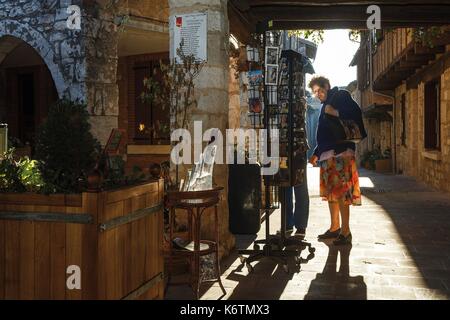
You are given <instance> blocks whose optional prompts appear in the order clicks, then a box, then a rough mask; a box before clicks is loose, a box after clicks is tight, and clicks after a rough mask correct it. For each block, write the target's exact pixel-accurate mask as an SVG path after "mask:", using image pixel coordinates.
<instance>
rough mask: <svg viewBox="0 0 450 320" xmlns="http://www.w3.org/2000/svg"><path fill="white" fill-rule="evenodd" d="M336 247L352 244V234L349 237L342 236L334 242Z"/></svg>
mask: <svg viewBox="0 0 450 320" xmlns="http://www.w3.org/2000/svg"><path fill="white" fill-rule="evenodd" d="M333 244H334V245H335V246H341V245H347V244H352V233H349V234H348V235H347V236H344V235H343V234H340V235H339V236H338V238H337V239H336V240H334V241H333Z"/></svg>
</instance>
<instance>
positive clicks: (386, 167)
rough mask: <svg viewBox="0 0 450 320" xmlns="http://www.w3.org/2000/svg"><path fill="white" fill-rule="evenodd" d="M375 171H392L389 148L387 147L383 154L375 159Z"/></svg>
mask: <svg viewBox="0 0 450 320" xmlns="http://www.w3.org/2000/svg"><path fill="white" fill-rule="evenodd" d="M375 171H376V172H379V173H388V172H391V171H392V156H391V149H390V148H387V149H386V150H385V151H384V152H383V154H381V155H380V156H379V157H378V158H377V159H376V160H375Z"/></svg>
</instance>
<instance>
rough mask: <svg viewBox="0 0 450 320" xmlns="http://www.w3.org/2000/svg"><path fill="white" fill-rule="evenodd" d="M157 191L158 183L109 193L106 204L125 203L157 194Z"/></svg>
mask: <svg viewBox="0 0 450 320" xmlns="http://www.w3.org/2000/svg"><path fill="white" fill-rule="evenodd" d="M157 191H158V183H157V182H155V183H151V184H145V185H140V186H136V187H131V188H127V189H124V190H118V191H112V192H108V193H107V198H106V199H107V200H106V203H107V204H110V203H113V202H118V201H123V200H125V199H128V198H132V197H138V196H141V195H143V194H146V193H147V192H157ZM102 222H103V221H102Z"/></svg>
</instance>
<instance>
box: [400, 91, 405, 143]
mask: <svg viewBox="0 0 450 320" xmlns="http://www.w3.org/2000/svg"><path fill="white" fill-rule="evenodd" d="M401 112H402V135H401V138H402V146H404V147H406V96H405V94H402V100H401Z"/></svg>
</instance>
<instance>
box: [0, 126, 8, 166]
mask: <svg viewBox="0 0 450 320" xmlns="http://www.w3.org/2000/svg"><path fill="white" fill-rule="evenodd" d="M6 151H8V125H7V124H6V123H0V158H2V157H3V154H4V153H5V152H6Z"/></svg>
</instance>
